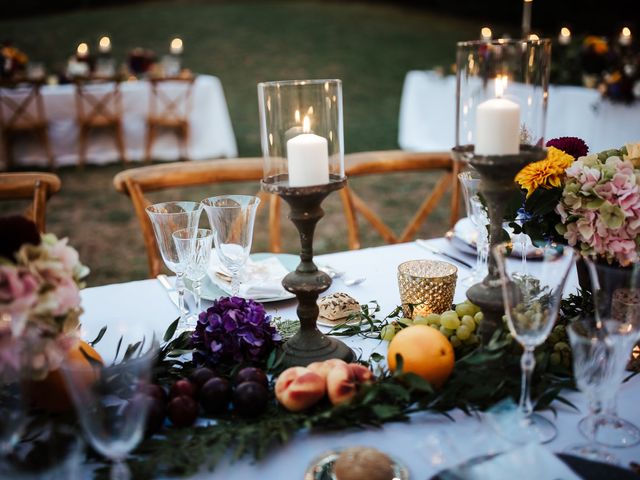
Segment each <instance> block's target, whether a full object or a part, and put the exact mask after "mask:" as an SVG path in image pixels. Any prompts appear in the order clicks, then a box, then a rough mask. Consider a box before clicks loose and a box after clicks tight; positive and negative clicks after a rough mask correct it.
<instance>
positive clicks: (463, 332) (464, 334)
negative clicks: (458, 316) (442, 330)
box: [456, 325, 471, 340]
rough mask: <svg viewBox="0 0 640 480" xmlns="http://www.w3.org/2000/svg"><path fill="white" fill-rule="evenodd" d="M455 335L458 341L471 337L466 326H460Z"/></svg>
mask: <svg viewBox="0 0 640 480" xmlns="http://www.w3.org/2000/svg"><path fill="white" fill-rule="evenodd" d="M456 335H457V336H458V338H459V339H460V340H466V339H468V338H469V337H470V336H471V330H470V329H469V327H467V326H466V325H460V326H459V327H458V329H457V330H456Z"/></svg>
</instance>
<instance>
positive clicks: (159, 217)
mask: <svg viewBox="0 0 640 480" xmlns="http://www.w3.org/2000/svg"><path fill="white" fill-rule="evenodd" d="M146 211H147V215H149V218H150V220H151V225H152V226H153V232H154V233H155V236H156V242H157V244H158V248H159V250H160V254H161V255H162V259H163V260H164V263H165V265H166V266H167V268H168V269H169V270H171V271H172V272H173V273H175V274H176V277H177V278H176V289H177V290H178V308H179V309H180V320H179V321H178V327H177V329H176V333H180V332H183V331H184V330H186V329H187V321H186V316H185V308H184V268H185V267H184V265H183V264H182V263H181V262H180V257H179V256H178V249H177V248H176V244H175V242H174V241H173V233H174V232H176V231H178V230H183V229H187V230H189V231H190V232H195V231H196V229H197V228H198V222H199V221H200V214H201V212H202V207H201V206H200V204H199V203H197V202H164V203H156V204H155V205H150V206H148V207H147V208H146Z"/></svg>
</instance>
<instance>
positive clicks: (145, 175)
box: [113, 158, 280, 277]
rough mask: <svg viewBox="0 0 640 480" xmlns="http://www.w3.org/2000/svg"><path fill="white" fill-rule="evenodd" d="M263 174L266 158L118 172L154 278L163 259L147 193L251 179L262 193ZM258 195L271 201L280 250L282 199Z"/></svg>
mask: <svg viewBox="0 0 640 480" xmlns="http://www.w3.org/2000/svg"><path fill="white" fill-rule="evenodd" d="M262 174H263V169H262V158H232V159H224V160H207V161H198V162H188V163H183V162H174V163H166V164H160V165H151V166H146V167H139V168H132V169H128V170H124V171H122V172H120V173H118V174H117V175H116V176H115V177H114V179H113V185H114V187H115V188H116V190H117V191H118V192H120V193H123V194H125V195H128V196H129V197H130V198H131V201H132V203H133V207H134V209H135V212H136V216H137V217H138V221H139V222H140V228H141V229H142V235H143V238H144V244H145V247H146V250H147V259H148V261H149V275H150V277H155V276H156V275H158V273H160V271H161V269H162V265H163V262H162V259H161V257H160V252H159V250H158V247H157V244H156V239H155V235H154V233H153V227H152V225H151V221H150V220H149V217H148V216H147V213H146V211H145V208H146V207H147V206H148V205H150V204H151V202H150V201H149V200H148V199H147V198H146V197H145V193H148V192H152V191H160V190H166V189H172V188H179V187H193V186H198V185H210V184H221V183H233V182H247V181H255V182H256V191H257V192H259V190H260V185H259V181H260V180H261V179H262ZM258 196H259V197H261V199H262V202H261V204H260V207H261V208H262V207H264V206H265V205H266V204H267V203H268V204H269V230H270V232H271V236H270V249H271V251H274V252H279V251H280V229H279V225H280V223H279V222H280V198H279V197H277V196H276V195H270V194H266V193H264V192H259V193H258Z"/></svg>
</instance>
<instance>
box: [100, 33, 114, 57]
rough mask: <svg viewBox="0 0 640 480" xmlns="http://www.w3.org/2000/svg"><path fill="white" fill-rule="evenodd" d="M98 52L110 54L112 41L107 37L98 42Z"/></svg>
mask: <svg viewBox="0 0 640 480" xmlns="http://www.w3.org/2000/svg"><path fill="white" fill-rule="evenodd" d="M98 51H99V52H100V53H109V52H111V39H110V38H109V37H107V36H104V37H102V38H100V41H99V42H98Z"/></svg>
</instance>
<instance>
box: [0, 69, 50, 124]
mask: <svg viewBox="0 0 640 480" xmlns="http://www.w3.org/2000/svg"><path fill="white" fill-rule="evenodd" d="M41 85H42V82H37V81H24V82H20V83H17V84H4V85H0V125H1V126H2V128H3V129H9V130H10V129H29V128H35V127H41V126H43V125H45V124H46V116H45V112H44V103H43V101H42V94H41V93H40V87H41Z"/></svg>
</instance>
